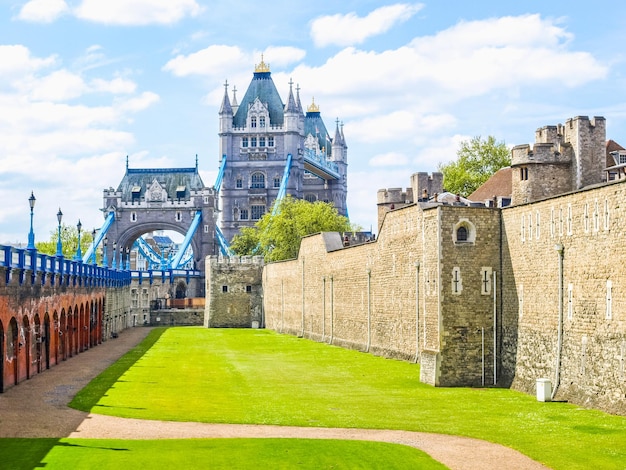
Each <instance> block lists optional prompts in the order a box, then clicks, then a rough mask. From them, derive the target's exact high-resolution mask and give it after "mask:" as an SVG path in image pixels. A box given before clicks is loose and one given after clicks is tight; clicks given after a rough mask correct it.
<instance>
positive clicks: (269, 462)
mask: <svg viewBox="0 0 626 470" xmlns="http://www.w3.org/2000/svg"><path fill="white" fill-rule="evenodd" d="M40 465H41V467H44V466H45V468H46V469H60V470H67V469H72V470H79V469H86V470H91V469H94V468H97V469H99V470H106V469H111V470H118V469H120V468H128V469H134V468H146V469H159V468H169V469H185V470H189V469H211V470H221V469H224V470H233V469H241V470H246V469H254V470H257V469H270V468H271V469H293V468H298V469H305V470H306V469H310V470H323V469H335V470H336V469H346V470H353V469H372V468H377V469H378V468H384V469H388V470H393V469H398V470H400V469H407V468H416V469H425V470H443V469H445V468H446V467H445V466H443V465H441V464H440V463H438V462H436V461H434V460H433V459H431V458H430V457H429V456H428V455H426V454H424V453H422V452H420V451H418V450H417V449H413V448H411V447H406V446H402V445H399V444H387V443H380V442H359V441H341V440H332V441H331V440H317V439H185V440H178V439H171V440H170V439H168V440H160V441H149V440H148V441H143V440H134V441H122V440H110V439H106V440H104V439H62V440H60V441H59V443H58V444H57V445H56V446H55V447H54V448H53V449H52V450H51V451H50V453H49V454H48V455H47V456H46V457H45V458H44V459H43V460H42V462H41V464H40ZM30 468H33V467H30Z"/></svg>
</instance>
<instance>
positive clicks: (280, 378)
mask: <svg viewBox="0 0 626 470" xmlns="http://www.w3.org/2000/svg"><path fill="white" fill-rule="evenodd" d="M147 340H148V341H149V340H150V337H149V338H148V339H147ZM118 372H119V371H118ZM118 376H119V374H118ZM418 377H419V366H417V365H415V364H409V363H406V362H402V361H393V360H386V359H383V358H379V357H374V356H371V355H369V354H363V353H359V352H356V351H349V350H344V349H341V348H337V347H333V346H328V345H325V344H319V343H315V342H312V341H308V340H303V339H298V338H295V337H293V336H287V335H278V334H276V333H274V332H271V331H266V330H212V329H203V328H172V329H168V330H166V331H165V333H164V334H163V335H162V336H161V337H160V338H159V339H158V341H157V342H156V343H155V344H154V346H153V347H152V348H150V349H149V350H148V351H147V352H146V353H145V354H144V355H143V356H142V357H141V358H139V359H138V360H136V362H134V364H133V365H132V366H131V367H130V368H129V369H128V370H127V371H126V372H125V373H124V374H123V375H122V376H121V377H120V380H119V381H117V382H116V383H115V385H114V386H113V387H111V388H110V389H109V390H108V391H107V393H106V395H105V396H103V397H102V398H101V399H100V401H99V402H98V404H97V405H96V406H95V407H94V408H93V412H96V413H101V414H109V415H115V416H123V417H133V418H143V419H164V420H175V421H200V422H217V423H220V422H222V423H258V424H280V425H296V426H323V427H362V428H379V429H382V428H388V429H405V430H413V431H427V432H438V433H448V434H456V435H464V436H470V437H476V438H480V439H485V440H488V441H492V442H497V443H501V444H504V445H507V446H509V447H512V448H515V449H518V450H520V451H521V452H523V453H525V454H526V455H529V456H530V457H532V458H534V459H536V460H538V461H540V462H543V463H545V464H547V465H548V466H550V467H552V468H555V469H559V468H562V469H576V468H580V469H586V468H590V467H596V468H603V469H604V468H620V469H623V468H625V467H626V418H623V417H617V416H611V415H607V414H605V413H601V412H598V411H593V410H584V409H581V408H580V407H577V406H573V405H570V404H566V403H539V402H537V401H536V400H535V398H534V397H533V396H528V395H525V394H521V393H517V392H514V391H510V390H503V389H467V388H454V389H445V388H434V387H430V386H427V385H424V384H421V383H420V382H419V380H418ZM90 387H91V386H89V387H87V389H86V390H85V391H84V393H86V394H90V393H92V392H89V389H90ZM100 393H101V391H99V392H93V393H92V396H94V397H95V396H97V395H98V394H100ZM92 401H93V400H92Z"/></svg>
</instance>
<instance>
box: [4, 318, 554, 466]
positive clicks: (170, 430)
mask: <svg viewBox="0 0 626 470" xmlns="http://www.w3.org/2000/svg"><path fill="white" fill-rule="evenodd" d="M149 332H150V328H143V327H141V328H131V329H128V330H125V331H123V332H122V333H121V334H120V335H119V337H118V338H116V339H112V340H109V341H106V342H105V343H102V344H101V345H99V346H97V347H95V348H92V349H90V350H88V351H86V352H83V353H80V354H78V355H77V356H74V357H73V358H70V359H68V360H67V361H65V362H62V363H61V364H59V365H58V366H54V367H52V368H50V369H49V370H47V371H45V372H44V373H42V374H38V375H36V376H35V377H33V378H32V379H30V380H27V381H25V382H22V383H20V384H19V385H18V386H16V387H12V388H11V389H9V390H8V391H6V392H5V393H4V394H0V437H59V438H61V437H81V438H117V439H172V438H177V439H185V438H194V437H196V438H236V437H255V438H262V437H278V438H312V439H350V440H372V441H381V442H393V443H399V444H405V445H409V446H412V447H415V448H418V449H421V450H423V451H425V452H427V453H428V454H430V455H431V456H432V457H433V458H435V459H437V460H439V461H440V462H442V463H444V464H445V465H447V466H448V467H449V468H451V469H453V470H482V469H493V468H502V465H503V462H506V467H507V468H511V469H516V470H540V469H545V468H546V467H544V466H542V465H540V464H539V463H537V462H535V461H533V460H531V459H529V458H528V457H526V456H524V455H522V454H520V453H519V452H516V451H514V450H512V449H509V448H507V447H503V446H500V445H496V444H491V443H489V442H485V441H480V440H476V439H468V438H464V437H456V436H446V435H441V434H429V433H418V432H409V431H390V430H375V429H333V428H302V427H289V426H256V425H230V424H205V423H180V422H169V421H143V420H137V419H124V418H116V417H111V416H104V415H96V414H87V413H84V412H81V411H77V410H74V409H71V408H68V407H67V403H69V401H70V400H71V399H72V397H73V396H74V395H75V394H76V392H78V391H79V390H80V389H81V388H83V387H84V386H85V385H86V384H87V383H89V381H90V380H91V379H92V378H93V377H95V376H96V375H98V374H99V373H100V372H101V371H103V370H104V369H106V368H107V367H108V366H109V365H110V364H112V363H113V362H115V361H116V360H117V359H119V358H120V357H121V356H122V355H124V353H126V352H127V351H128V350H129V349H131V348H132V347H133V346H135V345H137V344H138V343H139V342H140V341H141V340H142V339H143V338H145V336H146V335H147V334H148V333H149Z"/></svg>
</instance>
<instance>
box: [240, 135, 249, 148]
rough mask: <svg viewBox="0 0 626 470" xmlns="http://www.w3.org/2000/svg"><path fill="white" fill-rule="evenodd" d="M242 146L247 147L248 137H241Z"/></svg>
mask: <svg viewBox="0 0 626 470" xmlns="http://www.w3.org/2000/svg"><path fill="white" fill-rule="evenodd" d="M241 146H242V147H247V146H248V138H247V137H242V138H241Z"/></svg>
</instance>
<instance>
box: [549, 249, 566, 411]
mask: <svg viewBox="0 0 626 470" xmlns="http://www.w3.org/2000/svg"><path fill="white" fill-rule="evenodd" d="M554 249H555V250H556V251H557V252H558V254H559V327H558V329H559V331H558V336H557V342H556V343H557V344H556V372H555V375H554V387H553V388H552V395H551V396H550V399H551V400H554V397H555V396H556V392H557V390H558V388H559V384H560V381H561V349H562V348H563V252H564V248H563V245H562V244H561V243H557V244H556V245H554Z"/></svg>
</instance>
